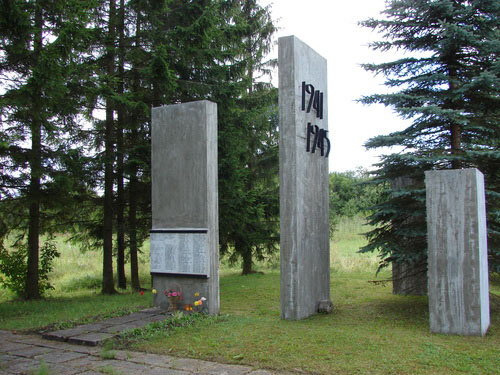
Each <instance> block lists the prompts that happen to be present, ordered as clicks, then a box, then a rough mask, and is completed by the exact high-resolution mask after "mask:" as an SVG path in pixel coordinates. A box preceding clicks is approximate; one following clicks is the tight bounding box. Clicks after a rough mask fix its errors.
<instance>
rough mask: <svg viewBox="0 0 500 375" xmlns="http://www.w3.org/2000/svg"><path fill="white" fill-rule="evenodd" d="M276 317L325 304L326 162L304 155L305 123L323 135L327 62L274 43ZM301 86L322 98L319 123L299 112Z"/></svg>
mask: <svg viewBox="0 0 500 375" xmlns="http://www.w3.org/2000/svg"><path fill="white" fill-rule="evenodd" d="M278 61H279V121H280V123H279V126H280V210H281V211H280V216H281V221H280V231H281V234H280V236H281V240H280V249H281V250H280V251H281V317H282V318H283V319H303V318H306V317H308V316H310V315H312V314H315V313H316V312H317V310H318V304H319V301H322V300H330V250H329V233H328V231H329V225H328V158H326V157H322V156H321V155H320V153H319V152H316V153H312V152H307V151H306V140H307V135H306V132H307V124H308V122H310V123H311V124H313V125H317V126H318V127H319V128H321V129H324V130H328V108H327V102H328V97H327V95H328V92H327V64H326V60H325V59H324V58H323V57H321V56H320V55H318V54H317V53H316V52H315V51H313V50H312V49H311V48H310V47H309V46H307V45H306V44H304V43H303V42H301V41H300V40H299V39H297V38H296V37H294V36H289V37H283V38H280V39H279V57H278ZM302 82H306V83H308V84H312V85H314V87H315V89H316V90H320V91H322V92H323V94H324V107H323V118H322V119H320V118H318V117H317V115H316V113H315V112H314V111H311V112H310V113H307V112H306V111H303V110H302Z"/></svg>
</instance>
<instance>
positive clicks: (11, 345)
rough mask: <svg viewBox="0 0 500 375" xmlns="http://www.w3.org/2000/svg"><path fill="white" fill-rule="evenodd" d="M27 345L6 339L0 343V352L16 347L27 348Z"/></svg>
mask: <svg viewBox="0 0 500 375" xmlns="http://www.w3.org/2000/svg"><path fill="white" fill-rule="evenodd" d="M29 347H30V346H29V345H26V344H22V343H17V342H10V341H6V342H3V343H2V344H1V345H0V353H9V352H12V351H15V350H18V349H27V348H29Z"/></svg>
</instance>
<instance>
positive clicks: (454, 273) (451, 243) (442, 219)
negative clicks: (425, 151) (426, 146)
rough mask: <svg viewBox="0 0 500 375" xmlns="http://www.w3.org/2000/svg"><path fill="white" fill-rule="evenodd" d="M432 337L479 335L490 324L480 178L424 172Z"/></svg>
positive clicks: (473, 172) (473, 173)
mask: <svg viewBox="0 0 500 375" xmlns="http://www.w3.org/2000/svg"><path fill="white" fill-rule="evenodd" d="M425 185H426V208H427V237H428V238H427V241H428V253H429V254H428V278H429V286H428V295H429V320H430V329H431V331H432V332H437V333H446V334H460V335H478V336H479V335H480V336H482V335H484V334H485V333H486V331H487V329H488V326H489V324H490V309H489V292H488V254H487V243H486V239H487V233H486V207H485V193H484V177H483V175H482V174H481V172H479V171H478V170H477V169H461V170H441V171H427V172H425Z"/></svg>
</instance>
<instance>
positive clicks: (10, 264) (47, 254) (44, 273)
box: [0, 241, 60, 297]
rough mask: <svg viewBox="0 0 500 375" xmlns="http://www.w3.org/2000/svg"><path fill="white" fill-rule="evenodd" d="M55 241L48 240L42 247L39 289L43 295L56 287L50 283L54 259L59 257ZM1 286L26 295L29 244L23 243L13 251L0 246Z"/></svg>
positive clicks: (20, 294) (22, 295) (20, 295)
mask: <svg viewBox="0 0 500 375" xmlns="http://www.w3.org/2000/svg"><path fill="white" fill-rule="evenodd" d="M59 255H60V254H59V252H58V251H57V247H56V245H55V243H54V242H52V241H47V242H45V243H44V245H43V246H42V247H41V248H40V265H39V270H38V291H39V292H40V295H43V294H44V293H45V292H46V291H47V290H49V289H54V287H53V286H52V285H50V283H49V273H50V271H52V261H53V260H54V258H57V257H59ZM0 273H1V274H0V286H1V287H2V288H4V289H10V290H12V291H13V292H14V293H16V294H17V295H18V296H19V297H24V292H25V285H26V277H27V274H28V246H27V245H26V244H22V245H19V246H17V248H16V249H15V250H13V251H10V252H9V251H7V249H5V248H4V247H3V246H1V247H0Z"/></svg>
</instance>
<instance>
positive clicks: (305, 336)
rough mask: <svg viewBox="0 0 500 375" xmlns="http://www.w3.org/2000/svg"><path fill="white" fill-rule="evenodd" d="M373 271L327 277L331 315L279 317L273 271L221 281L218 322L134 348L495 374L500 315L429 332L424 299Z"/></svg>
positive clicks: (273, 363)
mask: <svg viewBox="0 0 500 375" xmlns="http://www.w3.org/2000/svg"><path fill="white" fill-rule="evenodd" d="M372 277H373V275H372V274H371V273H362V272H358V273H355V272H352V273H332V280H331V291H332V300H333V302H334V305H335V310H334V313H332V314H330V315H317V316H313V317H311V318H308V319H305V320H302V321H283V320H281V319H280V317H279V274H278V273H277V272H268V273H266V274H264V275H262V274H254V275H250V276H239V275H238V274H233V275H227V276H225V277H223V278H222V279H221V309H222V311H221V313H222V314H224V319H222V320H219V321H217V322H214V321H213V320H210V319H209V320H207V321H206V322H205V321H200V322H198V323H197V324H194V325H193V326H190V327H186V328H183V329H178V330H172V331H161V330H159V331H157V332H156V333H155V334H151V335H149V336H148V339H147V340H143V341H139V342H135V343H134V344H133V345H132V347H133V348H134V349H136V350H142V351H147V352H153V353H159V354H167V353H168V354H175V355H178V356H188V357H194V358H202V359H207V360H215V361H221V362H227V363H241V364H249V365H252V366H256V365H257V366H260V367H263V368H271V369H278V370H285V371H293V370H294V369H300V370H301V371H305V372H306V373H314V374H333V373H341V374H454V373H457V374H460V373H463V374H495V373H498V369H499V368H500V356H499V355H498V348H499V347H500V331H499V324H500V321H499V312H500V311H499V310H498V309H496V310H492V318H493V321H492V326H491V327H490V330H489V333H488V335H487V336H486V337H484V338H480V337H460V336H446V335H437V334H431V333H430V332H429V328H428V312H427V299H426V298H425V297H401V296H394V295H392V294H391V290H390V286H380V285H378V286H374V285H371V284H369V283H368V282H367V281H368V280H369V279H371V278H372Z"/></svg>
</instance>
